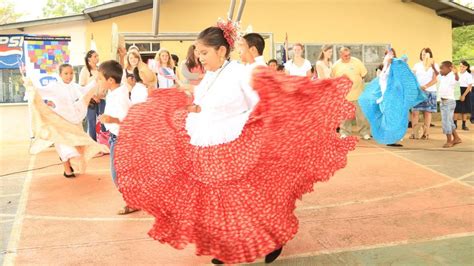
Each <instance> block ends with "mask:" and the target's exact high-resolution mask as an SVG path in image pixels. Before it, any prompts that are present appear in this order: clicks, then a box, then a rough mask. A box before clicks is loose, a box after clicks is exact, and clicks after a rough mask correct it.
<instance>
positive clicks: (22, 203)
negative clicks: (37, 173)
mask: <svg viewBox="0 0 474 266" xmlns="http://www.w3.org/2000/svg"><path fill="white" fill-rule="evenodd" d="M35 161H36V156H35V155H33V156H31V157H30V162H29V164H28V169H33V166H34V165H35ZM32 176H33V171H28V173H27V175H26V178H25V182H24V183H23V189H22V191H21V196H20V200H19V202H18V206H17V211H16V215H15V216H16V218H15V222H14V223H13V227H12V231H11V233H10V239H9V240H8V247H7V253H6V254H5V257H4V261H3V265H4V266H10V265H11V266H13V265H15V258H16V256H17V249H18V243H19V242H20V237H21V229H22V227H23V220H24V217H25V211H26V204H27V201H28V194H29V192H30V185H31V179H32Z"/></svg>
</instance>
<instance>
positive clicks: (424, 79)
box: [413, 62, 439, 92]
mask: <svg viewBox="0 0 474 266" xmlns="http://www.w3.org/2000/svg"><path fill="white" fill-rule="evenodd" d="M435 68H436V70H437V71H439V66H438V64H435ZM413 72H414V73H415V76H416V79H417V80H418V83H419V84H420V86H425V85H426V84H428V83H429V82H430V81H431V80H432V79H433V74H434V70H433V68H432V67H431V66H430V67H429V68H428V69H425V66H424V65H423V62H418V63H416V64H415V66H414V67H413ZM426 91H429V92H436V84H433V85H431V87H429V88H426Z"/></svg>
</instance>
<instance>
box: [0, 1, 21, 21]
mask: <svg viewBox="0 0 474 266" xmlns="http://www.w3.org/2000/svg"><path fill="white" fill-rule="evenodd" d="M19 17H21V14H19V13H16V12H15V5H14V4H13V3H12V2H10V1H9V0H2V1H1V2H0V25H2V24H8V23H13V22H16V20H17V19H18V18H19Z"/></svg>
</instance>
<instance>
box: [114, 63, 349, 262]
mask: <svg viewBox="0 0 474 266" xmlns="http://www.w3.org/2000/svg"><path fill="white" fill-rule="evenodd" d="M252 82H253V87H254V88H255V90H256V91H257V92H258V93H259V95H260V99H261V100H260V102H259V103H258V105H257V107H256V109H255V110H254V112H253V113H252V115H251V116H250V119H249V121H248V122H247V124H246V126H245V128H244V130H243V133H242V135H241V136H240V137H239V138H238V139H236V140H235V141H233V142H230V143H226V144H222V145H217V146H211V147H197V146H192V145H191V144H189V140H190V139H189V136H188V135H187V134H186V130H185V128H184V126H185V119H186V115H187V113H186V111H185V107H186V105H187V104H189V100H188V99H187V98H186V96H185V95H184V94H183V93H180V92H178V91H176V90H162V91H156V92H154V93H153V94H152V95H151V96H150V97H149V100H148V101H147V102H146V103H143V104H139V105H136V106H133V107H132V108H131V109H130V112H129V114H128V116H127V118H126V119H125V121H124V122H123V123H122V125H121V128H120V136H119V138H118V143H117V146H116V150H115V154H116V157H115V166H116V169H117V176H118V183H119V188H120V191H121V192H122V194H123V197H124V199H125V201H126V202H127V204H129V206H131V207H134V208H139V209H142V210H144V211H146V212H148V213H150V214H152V215H153V216H154V217H155V223H154V225H153V228H152V229H151V230H150V231H149V235H150V236H151V237H153V238H154V239H156V240H158V241H160V242H162V243H168V244H169V245H171V246H173V247H174V248H177V249H183V248H184V247H185V246H186V245H187V244H189V243H194V244H195V245H196V254H197V255H209V256H213V257H215V258H218V259H220V260H222V261H224V262H226V263H241V262H252V261H254V260H255V259H257V258H260V257H263V256H265V255H266V254H268V253H270V252H271V251H273V250H274V249H276V248H278V247H280V246H282V245H284V244H285V243H287V242H288V241H290V240H291V239H292V238H293V237H294V236H295V234H296V233H297V231H298V219H297V217H296V216H295V215H294V210H295V207H296V205H295V202H296V200H297V199H300V198H301V197H302V195H303V194H304V193H307V192H310V191H312V190H313V184H314V183H315V182H318V181H326V180H328V179H329V178H330V176H332V175H333V174H334V172H335V171H336V170H338V169H341V168H343V167H344V166H345V165H346V162H347V153H348V152H349V151H350V150H352V149H354V147H355V144H356V141H357V140H356V139H355V138H352V137H349V138H345V139H340V138H339V136H338V135H337V133H336V127H337V126H338V125H339V123H340V122H341V121H342V120H344V119H347V118H350V117H353V114H354V106H353V105H352V104H351V103H349V102H347V101H346V100H345V95H346V94H347V92H348V91H349V89H350V87H351V82H350V81H349V80H348V79H346V78H338V79H329V80H320V81H310V80H308V79H307V78H301V77H291V76H287V75H285V74H282V73H275V72H274V71H272V70H269V69H267V68H264V67H262V68H258V69H256V70H255V73H254V76H253V81H252Z"/></svg>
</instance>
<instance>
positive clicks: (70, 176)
mask: <svg viewBox="0 0 474 266" xmlns="http://www.w3.org/2000/svg"><path fill="white" fill-rule="evenodd" d="M64 177H65V178H74V177H76V175H75V174H74V173H72V174H70V175H68V174H66V172H64Z"/></svg>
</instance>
